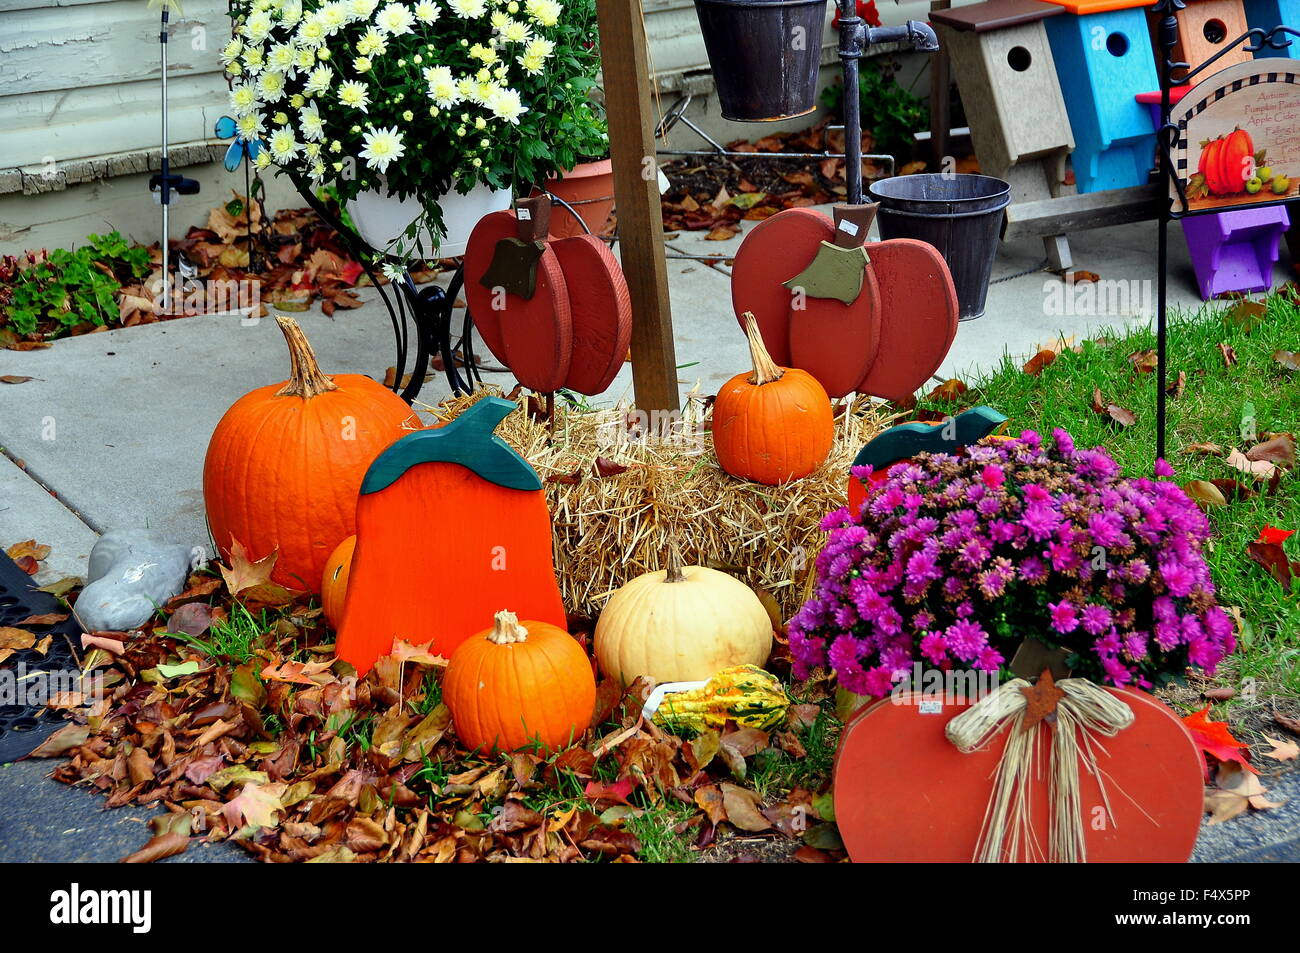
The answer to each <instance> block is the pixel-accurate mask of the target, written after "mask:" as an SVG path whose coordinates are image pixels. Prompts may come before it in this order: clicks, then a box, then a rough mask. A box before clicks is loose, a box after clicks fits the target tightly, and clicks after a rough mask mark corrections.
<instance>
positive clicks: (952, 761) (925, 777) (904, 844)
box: [834, 688, 1203, 863]
mask: <svg viewBox="0 0 1300 953" xmlns="http://www.w3.org/2000/svg"><path fill="white" fill-rule="evenodd" d="M1106 691H1108V692H1110V693H1111V694H1113V695H1116V696H1118V697H1119V698H1120V700H1122V701H1123V702H1125V703H1126V704H1127V705H1128V706H1129V707H1130V708H1132V709H1133V713H1134V715H1135V718H1134V721H1133V724H1131V725H1129V726H1128V727H1127V728H1125V729H1123V730H1122V731H1120V732H1118V733H1117V734H1116V735H1115V736H1114V737H1112V738H1106V739H1105V744H1104V745H1102V746H1101V747H1100V750H1099V751H1098V752H1097V764H1098V767H1099V769H1100V770H1101V771H1102V772H1103V775H1102V776H1103V778H1104V779H1105V786H1106V787H1105V793H1106V797H1107V799H1108V803H1109V805H1110V809H1111V811H1112V812H1113V819H1112V818H1110V817H1106V816H1105V814H1104V812H1099V811H1098V810H1097V808H1099V807H1101V806H1102V805H1103V800H1102V792H1101V790H1100V788H1099V787H1098V783H1097V778H1096V777H1094V776H1092V775H1091V774H1090V773H1089V772H1088V771H1087V769H1086V768H1085V767H1083V766H1082V765H1081V766H1080V769H1079V795H1080V798H1079V800H1080V804H1081V806H1082V809H1083V821H1084V824H1083V830H1084V840H1085V843H1086V847H1087V859H1088V862H1089V863H1117V862H1124V863H1133V862H1146V863H1183V862H1185V861H1186V860H1187V859H1188V857H1190V856H1191V853H1192V848H1193V846H1194V845H1195V844H1196V837H1197V834H1198V832H1199V830H1200V822H1201V813H1202V803H1201V802H1202V790H1203V789H1202V783H1203V782H1202V773H1201V772H1202V757H1201V754H1200V752H1199V751H1198V750H1197V748H1196V745H1195V743H1194V742H1193V741H1192V738H1191V736H1190V735H1189V734H1188V733H1187V729H1186V728H1184V727H1183V725H1182V723H1181V722H1180V721H1179V720H1178V719H1177V718H1176V717H1175V716H1174V715H1173V714H1172V713H1171V712H1170V711H1169V709H1168V708H1166V707H1165V706H1164V705H1163V704H1161V703H1160V702H1159V701H1157V700H1156V699H1155V698H1152V697H1151V696H1150V695H1146V694H1143V693H1142V692H1136V691H1131V690H1128V689H1123V688H1107V689H1106ZM920 701H921V699H919V698H917V697H916V696H915V695H909V694H906V693H904V694H902V695H901V696H900V698H898V699H894V698H886V699H884V700H882V701H879V702H876V703H875V704H872V705H868V706H866V707H864V708H862V709H860V710H859V711H858V713H857V714H856V715H855V716H854V717H853V718H851V719H850V720H849V723H848V724H847V725H846V726H845V728H844V732H843V734H842V735H841V737H840V747H839V751H838V752H837V754H836V757H835V774H834V791H835V822H836V824H837V825H838V827H839V832H840V836H841V837H842V838H843V840H844V846H845V847H846V848H847V850H848V852H849V858H850V859H851V860H853V861H855V862H858V863H869V862H891V863H900V862H901V863H969V862H970V861H971V859H972V858H973V857H974V855H975V848H976V844H977V842H978V840H979V835H980V829H981V825H982V823H983V821H984V814H985V810H986V808H987V806H988V803H989V793H990V789H991V786H992V778H993V774H994V772H995V770H996V768H997V764H998V759H999V758H1000V757H1001V755H1002V751H1003V749H1004V748H1005V746H1006V740H1007V734H1008V732H1009V731H1010V730H1013V729H1005V730H1004V731H1003V732H1002V733H1001V734H999V735H997V736H996V737H994V739H993V740H992V742H991V743H990V744H989V745H988V747H987V748H986V749H984V750H982V751H975V752H972V753H970V754H963V753H961V752H959V751H958V750H957V749H956V748H955V747H954V746H953V744H952V743H951V742H950V741H949V740H948V739H947V738H946V737H945V735H944V730H945V728H946V726H947V723H948V722H949V721H950V720H951V719H952V718H953V717H954V716H956V715H958V714H960V713H961V712H962V711H964V710H966V708H967V707H968V705H967V703H966V702H964V701H961V702H956V703H953V702H952V701H951V700H950V699H944V700H941V701H940V700H934V701H929V703H928V704H927V705H926V706H924V707H922V706H921V704H920ZM1033 730H1036V731H1038V732H1040V733H1042V735H1043V738H1042V739H1041V744H1042V748H1041V750H1042V751H1043V752H1044V755H1043V757H1044V759H1045V758H1046V757H1047V754H1046V752H1047V751H1048V748H1049V746H1050V738H1049V737H1048V735H1049V733H1050V732H1051V731H1053V730H1055V729H1053V728H1051V727H1049V726H1048V725H1047V724H1040V725H1039V726H1038V727H1037V728H1035V729H1033ZM1048 773H1049V772H1048V771H1047V770H1046V766H1045V765H1044V768H1043V769H1042V771H1041V779H1040V782H1039V783H1037V784H1036V785H1035V786H1034V788H1033V789H1032V790H1031V795H1030V800H1031V803H1030V805H1029V810H1030V814H1031V816H1032V818H1033V819H1034V821H1033V822H1034V830H1035V832H1036V835H1037V836H1036V838H1035V840H1036V843H1037V845H1038V847H1039V849H1040V850H1041V851H1045V850H1046V846H1047V844H1048V822H1049V820H1048V819H1049V817H1050V816H1051V815H1050V812H1049V810H1048V783H1047V777H1048ZM1019 859H1020V860H1022V861H1023V860H1026V859H1030V858H1026V857H1024V856H1021V857H1020V858H1019Z"/></svg>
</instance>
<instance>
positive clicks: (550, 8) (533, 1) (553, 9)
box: [524, 0, 564, 27]
mask: <svg viewBox="0 0 1300 953" xmlns="http://www.w3.org/2000/svg"><path fill="white" fill-rule="evenodd" d="M524 9H525V10H526V11H528V15H529V16H530V17H531V18H532V19H533V20H534V21H535V22H537V23H540V24H541V25H542V26H546V27H551V26H555V24H556V23H558V22H559V20H560V14H561V13H562V12H563V11H564V7H563V6H562V5H561V4H560V3H559V2H558V0H526V2H525V3H524Z"/></svg>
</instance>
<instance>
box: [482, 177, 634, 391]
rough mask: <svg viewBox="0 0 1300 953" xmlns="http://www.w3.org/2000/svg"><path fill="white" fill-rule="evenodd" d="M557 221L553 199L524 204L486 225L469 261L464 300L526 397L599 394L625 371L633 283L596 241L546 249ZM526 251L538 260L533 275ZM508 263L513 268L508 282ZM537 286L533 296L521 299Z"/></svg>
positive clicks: (564, 242)
mask: <svg viewBox="0 0 1300 953" xmlns="http://www.w3.org/2000/svg"><path fill="white" fill-rule="evenodd" d="M550 215H551V203H550V199H549V198H547V197H546V196H544V195H541V196H534V197H532V198H528V199H520V201H519V207H518V210H517V212H516V213H513V214H512V213H510V212H493V213H492V214H491V215H487V216H485V217H484V218H483V219H482V220H480V222H479V223H478V225H477V226H475V228H474V231H473V233H472V234H471V236H470V240H469V245H468V247H467V248H466V252H465V295H466V298H467V300H468V302H469V306H470V313H471V314H472V315H473V318H474V325H475V327H477V328H478V331H479V334H480V335H481V336H482V337H483V341H484V343H486V344H487V346H488V350H490V351H491V352H492V354H493V355H494V356H495V357H496V358H497V359H498V360H499V361H501V362H502V363H503V364H505V365H506V366H507V367H509V368H510V370H511V371H512V372H513V373H514V375H515V377H516V378H517V379H518V380H519V382H520V383H521V384H523V385H524V386H525V387H528V388H531V389H532V390H536V391H539V392H541V393H550V392H552V391H555V390H558V389H559V388H561V387H564V388H567V389H569V390H572V391H576V392H577V393H580V394H587V395H595V394H599V393H601V392H603V391H604V390H605V388H607V387H608V386H609V384H610V382H611V381H612V380H613V379H614V375H616V374H617V373H618V371H619V368H621V367H622V365H623V359H624V357H625V356H626V354H627V348H628V343H629V341H630V340H631V336H632V304H631V297H630V295H629V293H628V289H627V281H626V280H625V279H624V277H623V271H622V269H621V268H620V267H619V264H618V261H617V260H616V259H615V258H614V256H613V255H612V254H611V253H610V251H609V249H608V248H607V247H605V243H604V242H602V241H601V240H600V239H598V238H596V237H595V236H593V235H578V236H574V237H572V238H564V239H558V240H548V239H547V238H546V236H547V234H548V232H547V225H548V223H549V220H550ZM523 246H527V250H528V252H529V254H532V253H535V254H536V259H535V261H534V262H532V263H531V265H530V263H529V260H528V259H527V258H526V257H524V255H523V254H521V253H522V252H523V251H525V248H524V247H523ZM502 253H505V255H506V258H505V261H506V262H507V263H510V264H509V267H508V268H507V270H506V271H505V273H504V275H503V274H502V268H501V264H502V259H501V255H502ZM512 256H513V257H512ZM526 267H528V268H529V270H525V269H526ZM503 277H504V278H505V281H502V278H503ZM516 278H521V279H523V280H520V281H516V280H515V279H516ZM529 278H531V279H532V280H533V283H534V285H535V287H534V291H533V294H532V295H531V296H527V295H525V294H522V293H520V290H521V289H526V288H527V286H528V279H529Z"/></svg>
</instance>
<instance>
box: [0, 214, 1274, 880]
mask: <svg viewBox="0 0 1300 953" xmlns="http://www.w3.org/2000/svg"><path fill="white" fill-rule="evenodd" d="M746 224H747V225H748V224H749V223H746ZM1155 228H1156V226H1155V225H1154V224H1152V223H1144V224H1139V225H1132V226H1125V227H1120V228H1112V229H1106V230H1102V231H1097V232H1085V233H1080V234H1078V235H1076V236H1074V237H1073V238H1072V247H1073V251H1074V257H1075V261H1076V267H1077V268H1080V269H1086V270H1088V271H1092V272H1096V273H1097V274H1098V275H1099V276H1100V277H1101V278H1102V279H1104V280H1105V281H1107V282H1123V283H1126V284H1123V285H1117V286H1113V287H1118V288H1121V289H1124V290H1125V293H1126V294H1127V295H1128V297H1129V299H1130V306H1129V307H1128V308H1124V309H1120V310H1118V311H1116V310H1114V309H1113V305H1114V303H1115V301H1117V300H1120V299H1118V298H1110V299H1109V302H1110V303H1109V304H1107V305H1106V306H1105V307H1102V308H1094V309H1092V311H1093V312H1094V313H1087V314H1080V313H1069V312H1070V311H1071V310H1075V309H1070V308H1062V307H1061V306H1060V305H1061V301H1060V298H1059V291H1058V289H1059V288H1060V280H1059V279H1058V278H1056V277H1055V276H1052V275H1049V274H1045V273H1042V272H1038V273H1033V274H1028V275H1024V276H1021V277H1016V278H1013V279H1012V280H1008V281H1001V282H997V278H998V277H999V276H1001V275H1013V274H1016V273H1018V272H1021V271H1025V270H1026V269H1032V268H1035V267H1036V266H1037V265H1038V263H1039V262H1040V261H1041V260H1042V251H1041V247H1040V244H1039V243H1038V242H1037V241H1036V240H1033V241H1025V242H1019V243H1012V244H1007V245H1004V246H1003V248H1002V250H1001V253H1000V255H999V258H998V261H997V263H996V264H995V267H994V279H995V282H997V283H995V284H993V285H992V287H991V288H990V290H989V296H988V306H987V310H986V313H985V315H984V317H982V318H980V319H977V320H975V321H971V322H968V323H965V324H963V325H962V326H961V328H960V329H959V331H958V334H957V339H956V342H955V344H954V346H953V349H952V351H951V353H950V354H949V356H948V359H947V360H946V361H945V362H944V365H943V367H942V368H941V369H940V375H941V376H943V377H948V376H961V377H964V378H966V379H971V378H973V376H975V375H977V374H978V373H980V372H981V371H988V370H990V369H992V368H993V367H995V366H997V364H998V363H999V362H1000V360H1001V359H1002V357H1003V355H1004V354H1011V355H1012V356H1020V357H1023V356H1027V355H1028V354H1030V353H1032V352H1033V351H1034V350H1035V348H1036V345H1038V344H1040V343H1045V342H1047V341H1050V340H1052V339H1054V338H1056V337H1057V336H1058V335H1065V336H1071V335H1072V336H1074V337H1076V338H1077V339H1079V340H1083V339H1085V338H1087V337H1089V336H1091V335H1093V334H1094V333H1095V332H1096V331H1097V330H1098V329H1100V328H1101V327H1104V326H1116V325H1125V324H1129V323H1133V322H1143V321H1147V320H1150V313H1149V312H1148V313H1147V314H1143V313H1142V305H1143V303H1144V301H1146V300H1150V301H1151V302H1154V297H1155V290H1154V288H1155V273H1154V260H1155V252H1154V249H1155V240H1156V239H1155ZM740 240H741V238H740V236H737V237H735V238H732V239H730V240H728V241H726V242H710V241H706V240H704V237H703V234H702V233H680V234H678V235H677V236H676V237H675V238H673V239H672V240H671V241H670V243H669V251H670V254H677V255H682V254H685V255H721V256H723V257H724V258H725V257H726V256H728V255H731V254H734V253H735V250H736V248H737V247H738V246H739V244H740ZM1170 251H1171V254H1170V259H1171V268H1170V282H1169V288H1170V303H1171V307H1182V308H1186V309H1195V308H1197V307H1199V306H1200V305H1201V301H1200V299H1199V297H1198V296H1197V294H1196V292H1195V287H1194V284H1193V282H1192V276H1191V266H1190V263H1189V259H1188V257H1187V251H1186V246H1185V244H1184V242H1183V239H1182V237H1181V236H1180V235H1178V233H1177V230H1174V229H1171V234H1170ZM668 264H669V269H668V270H669V283H670V289H671V293H672V299H673V321H674V331H675V341H676V348H677V362H678V365H679V368H680V376H679V379H680V383H681V389H682V392H683V393H685V392H686V391H689V390H690V389H691V388H693V387H696V386H698V387H699V389H700V391H701V392H702V393H706V394H710V393H715V392H716V391H717V388H718V386H719V385H720V384H721V383H723V382H724V381H726V380H727V379H728V378H730V377H731V376H732V375H734V374H736V373H739V372H740V371H741V370H743V369H745V368H747V367H748V366H749V362H748V352H747V348H746V345H745V338H744V335H743V334H742V333H741V332H740V329H739V327H738V325H737V323H736V319H735V316H734V314H733V312H732V310H731V294H730V275H729V272H728V269H727V267H726V266H725V265H724V264H720V263H719V264H713V265H710V264H706V263H704V262H698V261H691V260H683V259H678V258H673V259H670V260H669V263H668ZM1285 280H1286V276H1285V275H1284V274H1283V272H1282V269H1281V267H1280V266H1279V271H1278V274H1277V277H1276V281H1277V283H1281V282H1282V281H1285ZM1127 283H1132V284H1127ZM362 297H363V298H364V299H365V301H366V304H365V305H364V306H363V307H361V308H358V309H356V310H353V311H339V312H338V313H337V314H336V315H335V317H333V318H329V317H326V316H324V315H323V314H321V313H320V312H319V310H313V311H312V312H310V313H306V314H302V315H298V316H297V317H298V319H299V322H300V323H301V325H302V326H303V329H304V330H305V332H306V334H307V336H308V338H309V339H310V340H311V342H312V345H313V347H314V348H315V350H316V353H317V356H318V357H319V359H320V363H321V366H322V367H323V368H324V369H325V371H326V372H328V373H340V372H351V373H362V374H369V375H371V376H372V377H376V378H379V379H382V378H383V376H384V371H385V368H386V367H388V366H389V365H390V364H392V363H393V360H394V348H393V338H392V332H391V329H390V325H389V319H388V315H387V312H386V311H385V310H384V308H383V307H382V305H381V304H380V303H379V302H378V301H377V300H375V299H376V297H377V295H376V293H375V292H374V291H373V290H367V291H363V292H362ZM1103 304H1105V301H1103ZM1063 311H1064V312H1065V313H1062V312H1063ZM1098 311H1099V312H1100V313H1096V312H1098ZM478 353H479V355H480V356H484V355H487V351H486V349H485V348H482V347H481V345H480V347H479V348H478ZM486 359H487V360H488V361H491V360H492V359H491V357H490V355H488V356H487V358H486ZM287 372H288V361H287V356H286V352H285V348H284V343H283V340H282V338H281V335H280V332H279V330H278V329H277V328H276V326H275V323H274V322H273V321H270V320H263V321H261V322H258V323H257V324H255V325H251V326H249V325H245V324H243V323H242V322H241V321H240V319H239V318H238V317H229V316H212V317H193V318H184V319H181V320H177V321H170V322H166V323H162V324H154V325H146V326H143V327H136V328H129V329H124V330H119V331H110V332H104V333H99V334H91V335H86V336H83V337H78V338H72V339H69V340H64V341H59V342H57V343H56V344H55V345H54V346H53V347H51V348H49V349H47V350H44V351H32V352H15V351H0V375H8V374H15V375H26V376H30V377H33V378H35V379H34V380H32V381H29V382H26V383H22V384H16V385H0V446H3V449H4V453H5V454H6V455H7V457H8V459H3V458H0V546H4V547H7V546H9V545H10V544H12V543H13V542H15V541H18V540H22V539H27V538H32V537H34V538H36V539H37V540H39V541H40V542H43V543H46V544H49V545H50V546H51V547H52V552H51V555H50V558H49V559H48V560H47V561H46V565H45V568H44V570H43V574H42V577H41V579H40V581H42V582H45V581H49V580H51V579H55V578H59V577H62V576H66V575H84V573H85V565H86V556H87V554H88V553H89V550H90V546H91V545H93V543H94V540H95V538H96V535H97V533H99V532H102V531H104V530H106V529H110V528H119V527H132V526H148V527H151V528H154V529H158V530H161V531H163V532H165V533H166V534H168V535H169V536H171V537H173V538H174V539H176V540H177V541H179V542H184V543H187V544H189V545H197V546H207V545H208V538H207V530H206V525H205V521H204V516H203V499H202V482H201V477H202V468H203V458H204V454H205V452H206V448H207V443H208V438H209V437H210V436H211V434H212V430H213V428H214V427H215V426H216V423H217V421H218V420H219V419H220V417H221V415H222V414H223V413H224V412H225V410H226V408H227V407H229V406H230V405H231V404H232V403H233V402H234V401H235V400H236V399H237V398H239V397H240V396H242V395H243V394H244V393H246V392H247V391H249V390H251V389H253V388H254V387H258V386H261V385H264V384H268V383H272V382H275V381H280V380H283V379H284V378H285V377H286V376H287ZM484 376H485V378H486V379H488V380H489V381H491V382H494V383H498V384H500V385H502V387H503V388H505V389H507V390H508V389H509V388H510V387H511V386H513V383H514V380H513V377H512V376H511V375H509V374H508V373H488V374H485V375H484ZM631 382H632V379H631V368H630V366H627V365H625V366H624V368H623V370H622V371H621V372H620V374H619V376H618V377H617V378H616V380H615V382H614V384H613V386H611V388H610V389H609V391H608V392H607V393H606V394H605V395H604V396H603V398H601V399H600V400H598V401H596V403H599V404H609V403H612V402H614V401H617V400H631V399H632V387H631ZM446 393H447V388H446V385H445V382H444V381H443V380H442V378H441V376H440V375H439V376H435V377H434V378H433V379H432V380H430V381H429V383H427V384H426V385H425V389H424V391H423V393H422V395H421V398H422V400H424V401H427V402H430V403H433V402H436V401H437V400H439V399H441V398H442V397H443V396H445V395H446ZM50 766H51V765H48V764H45V763H39V762H24V763H21V764H18V765H11V766H8V767H3V768H0V848H2V849H0V860H58V859H64V860H115V859H117V858H118V857H120V856H122V855H124V854H126V853H129V852H130V851H131V850H134V849H135V848H137V847H138V846H140V845H142V844H143V843H144V842H145V840H146V839H147V836H148V832H147V829H146V828H145V827H144V825H143V824H142V823H141V820H142V817H143V814H144V812H141V811H134V810H123V811H116V812H112V813H111V814H108V815H104V814H103V813H102V812H101V811H100V803H101V802H100V800H99V799H98V798H96V797H93V796H91V795H89V794H87V793H85V792H81V791H75V790H71V789H68V788H65V787H64V786H63V785H58V784H55V783H53V782H48V781H45V780H43V777H44V775H45V773H47V771H48V768H49V767H50ZM1292 779H1293V780H1292V782H1291V787H1292V788H1293V789H1294V788H1295V786H1296V785H1297V784H1300V776H1296V775H1293V776H1292ZM1296 793H1300V791H1296V790H1293V791H1292V794H1293V795H1294V794H1296ZM1259 817H1261V818H1263V820H1261V821H1260V823H1262V824H1263V825H1264V827H1263V828H1262V831H1263V833H1261V832H1260V830H1256V828H1255V827H1253V826H1252V827H1251V828H1250V830H1249V832H1248V831H1247V828H1246V827H1245V826H1244V825H1243V826H1242V827H1241V828H1240V830H1241V831H1242V832H1243V837H1244V838H1245V839H1244V840H1243V839H1242V838H1236V837H1235V835H1234V834H1233V831H1235V830H1237V829H1238V828H1237V827H1234V825H1237V824H1243V822H1240V821H1234V822H1232V824H1228V825H1223V826H1222V827H1220V828H1216V829H1215V830H1216V834H1215V835H1214V839H1211V840H1207V841H1206V842H1205V844H1204V845H1203V849H1202V848H1198V856H1204V859H1207V860H1208V859H1225V860H1229V859H1243V860H1244V859H1283V858H1284V857H1285V858H1286V859H1292V860H1294V859H1300V845H1297V843H1296V842H1295V841H1294V839H1292V840H1290V841H1288V840H1287V839H1286V835H1284V834H1282V833H1271V832H1275V831H1281V830H1283V829H1284V827H1289V828H1291V830H1292V833H1294V824H1289V825H1279V824H1276V823H1273V821H1272V820H1270V819H1269V818H1267V817H1264V815H1259ZM1220 832H1221V833H1220ZM1247 834H1248V835H1249V836H1246V835H1247ZM237 856H241V855H240V854H239V852H237V851H232V850H230V849H229V848H226V847H221V848H213V849H204V850H202V851H191V852H189V853H187V854H185V855H183V856H182V857H181V858H180V859H181V860H182V861H192V860H220V859H235V858H236V857H237Z"/></svg>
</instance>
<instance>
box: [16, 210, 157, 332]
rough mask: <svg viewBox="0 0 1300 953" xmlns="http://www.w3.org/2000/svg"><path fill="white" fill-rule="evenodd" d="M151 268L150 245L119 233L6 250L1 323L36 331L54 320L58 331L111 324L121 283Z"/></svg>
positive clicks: (116, 316)
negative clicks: (72, 245)
mask: <svg viewBox="0 0 1300 953" xmlns="http://www.w3.org/2000/svg"><path fill="white" fill-rule="evenodd" d="M148 273H149V250H148V249H147V248H143V247H139V246H134V247H133V246H131V245H130V244H128V242H127V240H126V239H125V238H123V237H122V235H120V234H119V233H117V232H111V233H109V234H108V235H91V236H89V238H88V244H86V245H83V246H81V247H80V248H78V249H76V250H72V251H70V250H68V249H65V248H56V249H54V251H51V252H46V251H45V250H44V249H42V250H40V251H31V252H27V253H26V254H24V255H20V256H11V255H6V256H5V257H4V258H3V259H2V260H0V326H3V325H6V324H7V325H10V326H12V328H13V330H14V331H16V332H17V333H19V334H34V333H36V332H37V331H38V330H41V325H42V324H43V323H45V322H53V323H54V330H55V332H56V333H57V332H58V331H60V330H63V329H66V328H71V327H74V326H76V325H78V324H85V323H87V322H89V323H91V324H94V325H96V326H103V325H106V324H111V323H112V322H114V321H116V320H117V318H118V307H117V292H118V291H119V290H120V289H121V287H122V283H123V282H124V281H132V280H135V279H139V278H142V277H144V276H145V275H147V274H148Z"/></svg>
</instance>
